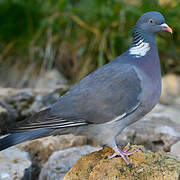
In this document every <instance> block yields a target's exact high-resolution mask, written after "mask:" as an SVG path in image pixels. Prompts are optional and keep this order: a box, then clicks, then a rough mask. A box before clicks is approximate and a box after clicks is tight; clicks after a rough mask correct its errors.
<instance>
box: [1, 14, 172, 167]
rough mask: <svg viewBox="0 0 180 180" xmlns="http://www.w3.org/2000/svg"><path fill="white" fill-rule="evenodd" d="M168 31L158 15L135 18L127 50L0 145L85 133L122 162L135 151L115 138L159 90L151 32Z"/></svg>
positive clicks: (147, 108)
mask: <svg viewBox="0 0 180 180" xmlns="http://www.w3.org/2000/svg"><path fill="white" fill-rule="evenodd" d="M161 31H167V32H170V33H172V29H171V28H170V27H169V26H168V25H167V24H166V22H165V19H164V17H163V15H162V14H161V13H159V12H156V11H151V12H147V13H145V14H143V15H142V16H141V17H140V18H139V19H138V21H137V23H136V25H135V27H134V31H133V39H132V44H131V45H130V47H129V48H128V50H127V51H126V52H124V53H123V54H121V55H120V56H119V57H117V58H116V59H114V60H113V61H111V62H110V63H108V64H105V65H104V66H102V67H100V68H99V69H97V70H96V71H94V72H92V73H90V74H89V75H87V76H86V77H85V78H84V79H82V80H81V81H80V82H79V83H78V84H76V85H75V86H74V87H73V88H72V89H71V90H70V91H69V92H67V93H66V94H64V95H63V96H61V97H60V98H59V99H58V100H57V102H55V103H54V104H52V105H51V106H50V107H48V108H47V109H45V110H42V111H40V112H38V113H36V114H35V115H33V116H31V117H29V118H27V119H25V120H24V121H21V122H19V123H17V124H16V125H14V126H13V128H11V130H10V131H9V132H10V134H8V135H7V136H6V137H4V138H2V139H0V150H4V149H6V148H8V147H11V146H14V145H16V144H19V143H21V142H24V141H27V140H33V139H36V138H40V137H44V136H49V135H56V134H59V135H61V134H68V133H71V134H75V135H85V136H87V138H88V139H90V140H93V141H96V142H98V143H99V144H100V145H106V146H109V147H111V148H113V149H114V154H113V155H112V156H109V157H108V158H109V159H111V158H113V157H115V156H121V157H122V158H123V159H124V160H125V162H126V163H127V165H129V164H130V162H129V161H128V159H127V156H128V155H131V154H133V153H135V152H136V151H138V150H139V149H135V150H133V151H129V148H125V149H123V148H122V147H119V144H120V143H119V142H118V140H117V137H118V136H119V134H120V133H121V132H122V130H123V129H125V128H126V127H127V126H129V125H130V124H132V123H134V122H136V121H137V120H139V119H141V118H142V117H144V116H145V115H146V114H147V113H148V112H150V111H151V110H152V109H153V107H154V106H155V105H156V104H157V102H158V100H159V98H160V94H161V68H160V61H159V55H158V48H157V43H156V34H157V33H159V32H161Z"/></svg>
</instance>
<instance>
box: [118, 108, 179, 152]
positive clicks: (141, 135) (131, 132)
mask: <svg viewBox="0 0 180 180" xmlns="http://www.w3.org/2000/svg"><path fill="white" fill-rule="evenodd" d="M165 107H166V106H165ZM179 117H180V116H179ZM179 117H177V118H179ZM118 139H119V142H121V143H127V142H131V143H132V144H139V145H141V144H142V145H144V146H145V147H146V148H147V149H149V150H151V151H158V150H164V151H170V147H171V146H172V145H173V144H174V143H176V142H177V141H178V140H180V124H178V123H176V122H173V121H171V119H170V118H169V116H168V114H166V113H165V110H164V106H163V105H158V106H157V109H156V110H154V111H153V112H152V113H150V114H149V115H147V116H146V117H145V118H143V119H141V120H139V121H137V122H136V123H134V124H132V125H130V126H129V127H127V128H126V129H125V130H124V131H123V132H122V133H121V134H120V135H119V137H118Z"/></svg>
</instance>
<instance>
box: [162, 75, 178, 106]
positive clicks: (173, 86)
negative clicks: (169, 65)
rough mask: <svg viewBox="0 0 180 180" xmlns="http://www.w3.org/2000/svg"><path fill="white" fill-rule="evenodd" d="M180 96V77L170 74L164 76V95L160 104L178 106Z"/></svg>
mask: <svg viewBox="0 0 180 180" xmlns="http://www.w3.org/2000/svg"><path fill="white" fill-rule="evenodd" d="M169 87H170V88H169ZM179 95H180V76H178V75H175V74H168V75H166V76H164V77H163V78H162V94H161V98H160V103H162V104H177V101H176V99H177V97H178V96H179ZM179 105H180V104H179Z"/></svg>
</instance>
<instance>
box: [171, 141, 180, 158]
mask: <svg viewBox="0 0 180 180" xmlns="http://www.w3.org/2000/svg"><path fill="white" fill-rule="evenodd" d="M171 153H172V154H174V155H176V156H178V157H179V158H180V141H178V142H177V143H176V144H173V145H172V146H171Z"/></svg>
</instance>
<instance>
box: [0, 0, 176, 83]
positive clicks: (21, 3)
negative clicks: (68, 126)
mask: <svg viewBox="0 0 180 180" xmlns="http://www.w3.org/2000/svg"><path fill="white" fill-rule="evenodd" d="M151 10H157V11H160V12H162V13H163V14H164V16H165V18H166V20H167V23H168V24H169V26H171V27H172V28H173V29H174V34H173V36H172V37H171V35H170V34H165V33H163V34H161V35H160V36H159V37H158V44H159V52H160V57H161V63H162V67H163V73H168V72H175V73H180V57H179V51H180V37H179V36H178V34H179V33H180V23H179V19H180V1H179V0H169V1H168V0H161V1H157V0H152V1H149V0H141V1H138V0H136V1H133V2H131V1H125V0H103V1H102V0H69V1H68V0H56V1H53V0H45V1H43V0H0V20H1V21H0V22H1V25H0V65H1V68H2V67H6V68H8V66H20V67H21V68H22V67H24V68H26V67H29V68H31V69H33V70H34V69H37V71H38V72H39V71H40V70H42V69H43V70H47V69H51V68H53V67H56V68H57V69H58V70H60V71H61V72H63V73H64V75H65V76H66V77H67V78H69V79H70V80H72V81H77V80H79V79H80V78H82V77H83V76H84V75H86V74H87V73H89V72H91V71H92V70H94V69H95V68H97V67H100V66H102V65H103V64H105V63H107V62H108V61H110V60H112V59H114V58H115V57H117V56H118V55H119V54H121V53H122V52H124V51H125V50H126V49H127V48H128V46H129V45H130V42H131V40H132V38H131V34H132V28H133V26H134V24H135V23H136V20H137V19H138V17H139V16H140V15H141V14H142V13H144V12H147V11H151ZM27 65H28V66H27ZM26 69H27V68H26Z"/></svg>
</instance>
